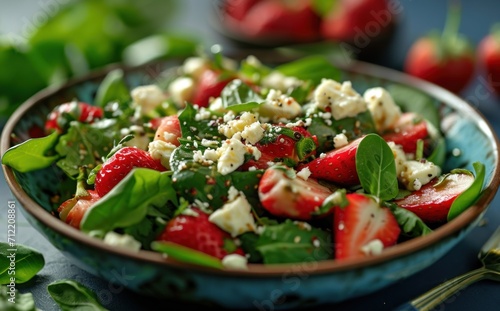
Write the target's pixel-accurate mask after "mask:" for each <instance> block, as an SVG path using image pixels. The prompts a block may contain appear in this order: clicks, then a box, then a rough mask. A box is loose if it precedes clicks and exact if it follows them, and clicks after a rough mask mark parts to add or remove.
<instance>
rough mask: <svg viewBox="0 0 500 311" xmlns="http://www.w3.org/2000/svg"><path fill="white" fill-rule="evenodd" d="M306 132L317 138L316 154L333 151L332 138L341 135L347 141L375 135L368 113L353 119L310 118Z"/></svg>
mask: <svg viewBox="0 0 500 311" xmlns="http://www.w3.org/2000/svg"><path fill="white" fill-rule="evenodd" d="M330 122H331V123H330ZM307 130H308V131H309V132H310V133H311V134H312V135H316V137H317V138H318V152H320V153H321V152H326V151H329V150H332V149H334V146H333V138H334V137H335V135H337V134H340V133H343V134H344V135H345V136H346V137H347V139H348V140H349V141H352V140H354V139H356V138H359V137H361V136H363V135H365V134H369V133H376V129H375V123H374V122H373V118H372V115H371V113H370V112H369V111H366V112H363V113H360V114H358V115H357V116H356V117H353V118H343V119H340V120H335V119H333V118H331V119H328V120H325V119H324V118H322V117H321V116H314V114H313V115H312V117H311V125H310V126H309V127H308V128H307Z"/></svg>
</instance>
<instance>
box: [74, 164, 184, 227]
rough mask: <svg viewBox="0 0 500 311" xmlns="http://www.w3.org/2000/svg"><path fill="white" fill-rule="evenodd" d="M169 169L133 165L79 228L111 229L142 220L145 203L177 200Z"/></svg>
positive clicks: (157, 203)
mask: <svg viewBox="0 0 500 311" xmlns="http://www.w3.org/2000/svg"><path fill="white" fill-rule="evenodd" d="M169 174H170V173H169V172H158V171H155V170H152V169H147V168H134V169H133V170H132V171H131V172H130V173H129V174H128V175H127V176H126V177H125V178H124V179H123V180H121V181H120V182H119V183H118V184H117V185H116V186H115V187H114V188H113V189H112V190H111V191H110V192H109V193H108V194H106V195H105V196H104V197H103V198H101V199H100V200H99V201H97V202H96V203H95V205H94V206H92V208H90V209H89V210H88V212H87V213H86V214H85V216H84V218H83V219H82V223H81V230H82V231H84V232H90V231H92V230H103V231H110V230H113V229H115V228H121V227H127V226H131V225H134V224H137V223H139V222H141V220H143V219H144V217H145V216H146V214H147V212H148V207H149V206H151V205H153V206H162V205H164V204H166V203H167V202H169V201H170V202H174V203H175V204H177V197H176V195H175V191H174V190H173V188H172V180H171V179H170V175H169Z"/></svg>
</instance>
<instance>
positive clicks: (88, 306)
mask: <svg viewBox="0 0 500 311" xmlns="http://www.w3.org/2000/svg"><path fill="white" fill-rule="evenodd" d="M47 291H48V292H49V294H50V296H51V297H52V299H54V301H55V302H56V303H57V304H58V305H59V308H61V310H62V311H74V310H88V311H107V310H108V309H106V308H104V307H103V306H102V305H101V303H100V302H99V299H98V298H97V295H96V294H95V293H94V292H92V291H91V290H89V289H88V288H86V287H85V286H84V285H82V284H80V283H78V282H75V281H73V280H67V279H64V280H59V281H55V282H52V283H50V284H49V285H48V286H47Z"/></svg>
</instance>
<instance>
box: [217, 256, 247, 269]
mask: <svg viewBox="0 0 500 311" xmlns="http://www.w3.org/2000/svg"><path fill="white" fill-rule="evenodd" d="M247 264H248V259H247V258H246V257H245V256H242V255H240V254H229V255H226V256H224V258H222V265H223V266H224V267H225V268H227V269H235V270H247V269H248V266H247Z"/></svg>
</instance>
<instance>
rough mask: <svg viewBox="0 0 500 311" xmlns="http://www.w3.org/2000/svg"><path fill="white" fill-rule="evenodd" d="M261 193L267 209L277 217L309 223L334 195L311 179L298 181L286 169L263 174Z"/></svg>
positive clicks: (260, 184)
mask: <svg viewBox="0 0 500 311" xmlns="http://www.w3.org/2000/svg"><path fill="white" fill-rule="evenodd" d="M302 175H304V174H302ZM305 175H307V174H305ZM258 193H259V198H260V201H261V203H262V205H263V206H264V208H265V209H266V210H267V211H268V212H269V213H271V214H273V215H274V216H278V217H287V218H292V219H298V220H309V219H311V218H312V217H313V216H312V213H313V212H315V211H316V210H317V209H319V207H320V206H321V205H322V204H323V201H324V200H325V199H326V198H327V197H328V196H329V195H330V194H332V191H331V190H330V189H328V188H327V187H325V186H323V185H321V184H319V183H318V182H317V181H316V180H314V179H312V178H307V179H305V178H304V179H303V178H301V177H297V176H296V175H295V174H294V173H293V171H291V169H288V168H286V167H284V166H273V167H270V168H268V169H267V170H266V171H265V172H264V175H263V176H262V178H261V180H260V183H259V189H258Z"/></svg>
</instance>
